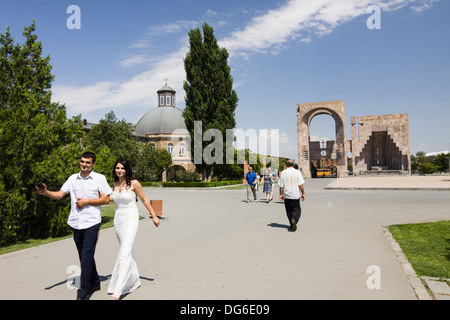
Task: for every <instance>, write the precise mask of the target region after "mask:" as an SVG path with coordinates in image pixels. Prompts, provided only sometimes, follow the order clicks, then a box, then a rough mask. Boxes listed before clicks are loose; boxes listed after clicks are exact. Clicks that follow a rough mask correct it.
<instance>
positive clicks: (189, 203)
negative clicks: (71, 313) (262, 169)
mask: <svg viewBox="0 0 450 320" xmlns="http://www.w3.org/2000/svg"><path fill="white" fill-rule="evenodd" d="M339 180H345V179H339ZM348 180H350V179H348ZM337 181H338V180H326V179H308V180H307V181H306V184H305V188H306V194H307V199H306V201H305V202H303V203H302V217H301V220H300V223H299V227H298V230H297V231H296V232H290V231H289V229H288V223H287V219H286V216H285V212H284V206H283V204H282V203H280V202H278V201H276V196H277V195H278V191H275V201H273V202H270V203H269V204H266V203H264V202H257V203H254V202H251V203H246V201H245V200H246V191H245V190H240V189H237V190H236V189H235V190H223V189H219V190H186V189H184V190H176V189H162V188H161V189H152V188H146V189H145V192H146V193H147V196H148V197H149V198H150V199H161V200H163V201H164V209H163V210H164V213H163V217H164V219H163V220H162V221H161V225H160V227H159V228H158V229H156V228H155V227H154V226H153V224H152V222H151V220H150V219H148V218H146V219H144V220H141V221H140V224H139V231H138V234H137V237H136V241H135V246H134V254H135V257H136V260H137V264H138V268H139V272H140V275H141V281H142V285H141V287H140V288H139V289H137V290H136V291H135V292H133V293H131V294H129V295H127V296H126V297H124V299H126V300H138V299H148V300H159V299H167V300H182V299H188V300H191V299H192V300H197V299H205V300H218V299H225V300H243V299H275V300H278V299H282V300H292V299H358V300H359V299H363V300H366V299H376V300H384V299H406V300H417V299H418V296H419V298H428V299H429V298H430V297H429V296H427V295H426V294H423V295H422V293H421V292H419V294H418V291H417V290H416V288H415V287H414V286H413V285H412V283H411V277H410V275H408V273H407V272H406V271H405V266H404V264H402V261H401V260H400V259H399V256H398V254H397V253H396V251H395V248H393V246H392V244H391V242H390V241H389V237H388V235H387V234H386V229H385V228H384V226H388V225H392V224H403V223H417V222H425V221H436V220H444V219H449V214H448V208H449V207H450V197H449V194H448V192H442V191H429V192H418V191H404V190H398V191H395V192H392V191H383V190H378V191H371V190H352V191H349V190H324V188H325V187H326V186H327V185H328V184H330V183H333V184H336V183H337ZM339 182H340V181H339ZM258 196H260V197H261V198H263V194H262V192H261V191H259V192H258ZM141 209H142V207H141ZM142 213H144V210H142ZM117 252H118V243H117V239H116V236H115V234H114V230H113V229H107V230H102V231H101V232H100V239H99V241H98V245H97V251H96V262H97V268H98V271H99V274H100V276H101V280H102V289H101V290H100V291H98V292H96V293H94V294H93V295H92V297H91V299H92V300H105V299H108V296H107V294H106V288H107V286H108V284H109V278H110V276H111V272H112V268H113V266H114V262H115V259H116V256H117ZM78 265H79V262H78V256H77V252H76V248H75V245H74V243H73V240H72V239H66V240H62V241H58V242H55V243H51V244H48V245H43V246H40V247H36V248H30V249H26V250H23V251H19V252H15V253H11V254H6V255H2V256H0V270H1V272H0V283H1V284H2V285H1V287H0V299H30V300H33V299H45V300H52V299H69V300H73V299H75V296H76V291H75V290H74V289H70V288H69V287H70V282H71V281H67V279H69V278H72V277H73V276H75V275H76V272H77V270H78V269H77V268H78Z"/></svg>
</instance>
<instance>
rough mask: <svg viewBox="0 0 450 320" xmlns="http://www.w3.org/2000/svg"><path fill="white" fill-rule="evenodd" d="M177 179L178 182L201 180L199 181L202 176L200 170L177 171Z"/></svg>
mask: <svg viewBox="0 0 450 320" xmlns="http://www.w3.org/2000/svg"><path fill="white" fill-rule="evenodd" d="M175 181H176V182H199V181H201V177H200V174H199V173H198V172H191V171H177V172H175Z"/></svg>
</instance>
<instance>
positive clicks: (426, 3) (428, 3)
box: [411, 0, 439, 13]
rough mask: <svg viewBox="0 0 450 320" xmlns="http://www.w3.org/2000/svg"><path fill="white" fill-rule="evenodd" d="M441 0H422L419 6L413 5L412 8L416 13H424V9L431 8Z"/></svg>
mask: <svg viewBox="0 0 450 320" xmlns="http://www.w3.org/2000/svg"><path fill="white" fill-rule="evenodd" d="M438 1H439V0H422V1H421V3H419V5H417V6H411V9H412V10H413V11H414V12H416V13H422V12H423V11H425V10H427V9H430V8H431V7H432V6H433V4H434V3H435V2H438Z"/></svg>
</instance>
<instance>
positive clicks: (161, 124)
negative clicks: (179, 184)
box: [135, 83, 195, 180]
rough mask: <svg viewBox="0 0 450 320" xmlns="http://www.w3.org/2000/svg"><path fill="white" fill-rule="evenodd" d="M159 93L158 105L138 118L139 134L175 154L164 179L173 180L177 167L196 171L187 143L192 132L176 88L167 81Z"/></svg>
mask: <svg viewBox="0 0 450 320" xmlns="http://www.w3.org/2000/svg"><path fill="white" fill-rule="evenodd" d="M157 97H158V107H157V108H153V109H151V110H150V111H148V112H147V113H146V114H144V115H143V116H142V118H141V119H140V120H139V121H138V123H137V124H136V129H135V136H136V137H138V138H139V139H140V140H141V141H146V142H149V143H153V144H154V145H155V147H156V148H158V149H166V150H167V151H168V152H169V153H170V154H172V161H173V163H172V165H171V167H170V168H168V170H166V173H165V174H163V180H172V179H173V178H174V177H175V173H176V172H177V171H194V170H195V165H194V164H193V163H192V160H191V155H190V152H189V148H188V147H187V143H188V142H187V141H188V137H189V132H188V131H187V129H186V125H185V123H184V118H183V110H181V109H179V108H177V107H176V91H175V90H174V89H172V88H171V87H169V86H168V85H167V83H166V85H165V86H164V87H162V88H161V89H159V90H158V91H157Z"/></svg>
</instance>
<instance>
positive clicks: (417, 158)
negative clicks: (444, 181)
mask: <svg viewBox="0 0 450 320" xmlns="http://www.w3.org/2000/svg"><path fill="white" fill-rule="evenodd" d="M449 162H450V153H439V154H438V155H436V156H435V157H434V158H433V157H427V156H426V153H425V152H424V151H419V152H417V153H416V155H412V156H411V171H412V172H416V171H419V172H420V173H422V174H432V173H438V172H448V170H449Z"/></svg>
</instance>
